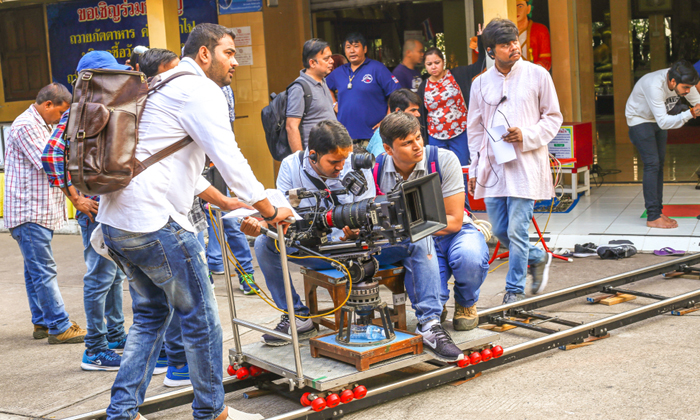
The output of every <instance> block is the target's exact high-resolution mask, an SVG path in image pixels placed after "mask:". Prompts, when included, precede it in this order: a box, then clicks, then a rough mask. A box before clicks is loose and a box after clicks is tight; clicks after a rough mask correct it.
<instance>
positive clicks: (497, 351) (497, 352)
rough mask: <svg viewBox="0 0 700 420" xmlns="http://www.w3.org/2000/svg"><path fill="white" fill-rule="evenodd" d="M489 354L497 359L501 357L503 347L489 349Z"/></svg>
mask: <svg viewBox="0 0 700 420" xmlns="http://www.w3.org/2000/svg"><path fill="white" fill-rule="evenodd" d="M491 353H492V354H493V357H495V358H499V357H501V356H503V347H501V346H494V348H492V349H491Z"/></svg>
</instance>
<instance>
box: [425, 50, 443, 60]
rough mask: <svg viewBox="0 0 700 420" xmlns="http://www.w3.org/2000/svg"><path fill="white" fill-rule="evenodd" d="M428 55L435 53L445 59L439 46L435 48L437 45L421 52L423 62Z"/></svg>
mask: <svg viewBox="0 0 700 420" xmlns="http://www.w3.org/2000/svg"><path fill="white" fill-rule="evenodd" d="M429 55H437V56H438V57H440V60H442V61H445V56H444V55H443V54H442V51H440V48H437V47H430V48H428V49H427V50H426V51H425V53H424V54H423V62H424V63H425V60H426V59H427V58H428V56H429Z"/></svg>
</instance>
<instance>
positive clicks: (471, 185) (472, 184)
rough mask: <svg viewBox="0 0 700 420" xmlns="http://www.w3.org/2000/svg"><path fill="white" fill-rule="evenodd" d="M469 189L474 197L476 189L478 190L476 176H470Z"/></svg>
mask: <svg viewBox="0 0 700 420" xmlns="http://www.w3.org/2000/svg"><path fill="white" fill-rule="evenodd" d="M467 190H468V191H469V195H471V196H472V197H473V196H474V190H476V178H469V182H468V183H467Z"/></svg>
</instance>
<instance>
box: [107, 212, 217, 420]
mask: <svg viewBox="0 0 700 420" xmlns="http://www.w3.org/2000/svg"><path fill="white" fill-rule="evenodd" d="M102 231H103V232H104V237H105V244H106V245H107V246H108V247H109V248H110V251H111V254H112V255H113V258H115V259H116V261H118V264H119V265H120V266H121V267H122V268H123V270H124V272H125V273H126V276H127V278H128V279H129V292H130V293H131V299H132V302H133V303H132V307H133V311H134V324H133V325H132V326H131V329H130V330H129V336H128V338H127V340H126V348H125V349H124V355H123V356H122V364H121V369H119V373H118V374H117V377H116V379H115V381H114V385H113V386H112V400H111V402H110V405H109V407H108V408H107V416H108V417H107V418H108V419H133V418H134V417H135V416H136V413H137V407H138V406H139V405H141V403H143V400H144V396H145V394H146V388H148V384H149V383H150V381H151V375H152V373H153V369H154V367H155V365H156V360H157V359H158V354H159V352H160V349H161V347H162V345H163V337H164V336H165V332H166V329H167V327H168V325H169V322H170V318H171V317H172V316H173V310H172V309H171V306H172V308H174V313H175V314H177V315H178V316H179V318H180V321H181V324H182V339H183V342H184V345H185V352H186V354H187V362H188V364H189V371H190V379H191V380H192V386H193V387H194V401H193V402H192V410H193V417H194V418H196V419H213V418H216V417H217V416H218V415H219V414H221V413H222V412H223V410H224V388H223V385H222V382H221V381H222V378H223V370H222V365H223V358H222V347H223V344H222V331H221V323H220V321H219V311H218V307H217V304H216V299H215V296H214V290H213V289H212V287H211V283H210V282H209V276H208V272H207V266H206V262H205V258H206V257H205V255H204V249H203V248H202V246H201V245H200V243H199V242H198V241H197V237H196V236H195V235H194V234H193V233H191V232H189V231H187V230H185V229H183V228H182V227H181V226H180V225H178V224H177V223H175V222H174V221H172V219H171V220H170V221H168V223H166V224H165V226H163V227H162V228H161V229H160V230H157V231H155V232H149V233H137V232H128V231H124V230H120V229H117V228H114V227H112V226H109V225H102Z"/></svg>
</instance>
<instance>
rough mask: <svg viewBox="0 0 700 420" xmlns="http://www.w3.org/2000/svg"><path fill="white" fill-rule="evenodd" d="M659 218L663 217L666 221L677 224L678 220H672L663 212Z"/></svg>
mask: <svg viewBox="0 0 700 420" xmlns="http://www.w3.org/2000/svg"><path fill="white" fill-rule="evenodd" d="M661 218H662V219H664V220H665V221H667V222H670V223H673V224H674V225H676V226H678V221H677V220H673V219H671V218H670V217H668V216H666V215H665V214H663V213H661Z"/></svg>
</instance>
